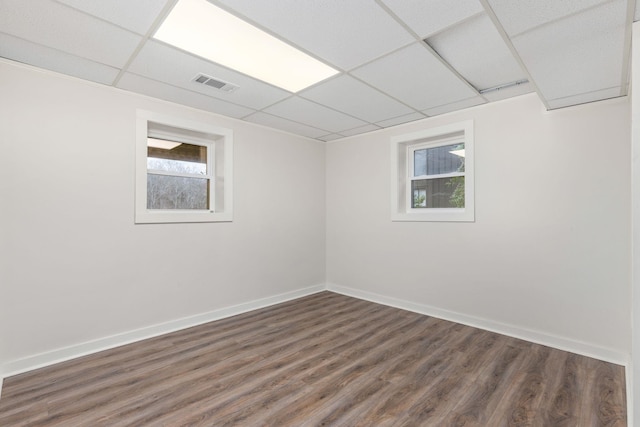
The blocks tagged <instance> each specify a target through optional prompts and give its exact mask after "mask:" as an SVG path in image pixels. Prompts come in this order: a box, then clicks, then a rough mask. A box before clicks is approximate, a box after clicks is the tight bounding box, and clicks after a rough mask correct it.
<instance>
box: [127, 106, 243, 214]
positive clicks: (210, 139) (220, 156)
mask: <svg viewBox="0 0 640 427" xmlns="http://www.w3.org/2000/svg"><path fill="white" fill-rule="evenodd" d="M150 123H151V124H152V126H154V127H156V126H157V127H170V128H174V129H176V132H171V131H164V130H157V129H151V127H152V126H150ZM190 132H191V133H193V132H195V133H199V134H205V135H206V136H207V137H195V136H190V135H189V133H190ZM149 137H151V138H161V139H168V140H171V141H175V142H183V143H186V144H191V145H199V146H205V147H207V173H206V175H195V174H193V175H192V174H181V173H179V172H167V171H158V170H155V169H148V168H147V158H148V156H147V138H149ZM135 161H136V171H135V173H136V188H135V223H136V224H147V223H188V222H229V221H232V220H233V209H232V207H233V200H232V186H233V131H232V130H230V129H227V128H222V127H218V126H213V125H210V124H207V123H201V122H196V121H191V120H185V119H181V118H176V117H172V116H167V115H163V114H158V113H154V112H151V111H145V110H138V111H137V122H136V156H135ZM149 173H152V174H156V175H164V176H176V177H181V176H184V177H187V178H200V179H207V180H209V191H208V197H209V209H148V208H147V197H148V195H147V179H148V175H149Z"/></svg>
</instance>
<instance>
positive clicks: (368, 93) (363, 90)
mask: <svg viewBox="0 0 640 427" xmlns="http://www.w3.org/2000/svg"><path fill="white" fill-rule="evenodd" d="M299 95H300V96H302V97H304V98H307V99H310V100H312V101H316V102H317V103H320V104H323V105H326V106H328V107H331V108H333V109H335V110H339V111H342V112H344V113H347V114H350V115H352V116H354V117H358V118H360V119H362V120H365V121H368V122H377V121H380V120H384V119H387V118H389V117H396V116H400V115H403V114H408V113H411V112H412V111H413V110H412V109H411V108H409V107H407V106H406V105H403V104H401V103H400V102H398V101H396V100H394V99H393V98H390V97H388V96H387V95H384V94H382V93H381V92H378V91H377V90H375V89H373V88H371V87H370V86H367V85H366V84H364V83H362V82H360V81H358V80H356V79H354V78H353V77H351V76H347V75H342V76H340V77H338V78H335V79H331V80H329V81H327V82H325V83H321V84H319V85H317V86H314V87H313V88H311V89H309V90H306V91H304V92H302V93H300V94H299Z"/></svg>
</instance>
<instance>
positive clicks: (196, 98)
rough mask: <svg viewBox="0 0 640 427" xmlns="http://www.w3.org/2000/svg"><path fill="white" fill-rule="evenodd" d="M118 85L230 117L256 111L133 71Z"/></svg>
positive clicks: (124, 76) (123, 77)
mask: <svg viewBox="0 0 640 427" xmlns="http://www.w3.org/2000/svg"><path fill="white" fill-rule="evenodd" d="M117 87H119V88H121V89H125V90H128V91H131V92H136V93H141V94H143V95H148V96H152V97H154V98H160V99H164V100H165V101H171V102H176V103H178V104H182V105H187V106H189V107H193V108H199V109H201V110H205V111H210V112H212V113H218V114H223V115H225V116H229V117H235V118H241V117H244V116H246V115H248V114H251V113H253V112H254V110H251V109H249V108H245V107H242V106H240V105H234V104H231V103H229V102H225V101H222V100H219V99H216V98H212V97H210V96H205V95H201V94H199V93H195V92H190V91H188V90H185V89H181V88H178V87H174V86H170V85H167V84H164V83H161V82H157V81H155V80H151V79H147V78H145V77H142V76H137V75H135V74H131V73H125V74H124V75H123V76H122V78H121V79H120V82H118V85H117Z"/></svg>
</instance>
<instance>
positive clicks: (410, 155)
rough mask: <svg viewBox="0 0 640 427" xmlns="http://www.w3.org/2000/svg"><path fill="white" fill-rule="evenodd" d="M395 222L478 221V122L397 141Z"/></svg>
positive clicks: (394, 154) (393, 143) (393, 167)
mask: <svg viewBox="0 0 640 427" xmlns="http://www.w3.org/2000/svg"><path fill="white" fill-rule="evenodd" d="M391 217H392V218H391V219H392V220H393V221H474V182H473V122H471V121H469V122H464V123H457V124H452V125H448V126H444V127H440V128H435V129H429V130H425V131H420V132H416V133H412V134H408V135H400V136H397V137H393V138H392V140H391Z"/></svg>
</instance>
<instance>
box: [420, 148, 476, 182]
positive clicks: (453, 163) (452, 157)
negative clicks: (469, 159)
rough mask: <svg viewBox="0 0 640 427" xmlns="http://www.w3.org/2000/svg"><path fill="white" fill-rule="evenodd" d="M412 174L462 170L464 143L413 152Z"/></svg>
mask: <svg viewBox="0 0 640 427" xmlns="http://www.w3.org/2000/svg"><path fill="white" fill-rule="evenodd" d="M413 164H414V170H413V176H424V175H439V174H445V173H452V172H464V143H460V144H453V145H443V146H440V147H434V148H423V149H419V150H415V151H414V152H413Z"/></svg>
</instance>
